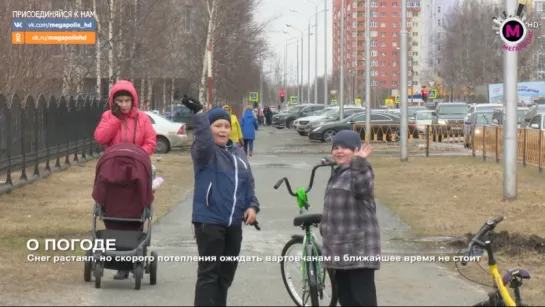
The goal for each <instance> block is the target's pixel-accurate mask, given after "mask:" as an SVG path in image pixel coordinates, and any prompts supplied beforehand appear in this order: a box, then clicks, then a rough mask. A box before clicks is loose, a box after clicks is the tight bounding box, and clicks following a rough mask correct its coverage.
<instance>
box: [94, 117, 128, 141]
mask: <svg viewBox="0 0 545 307" xmlns="http://www.w3.org/2000/svg"><path fill="white" fill-rule="evenodd" d="M121 123H122V121H121V120H120V119H119V118H117V117H115V116H114V115H113V114H112V111H110V110H108V111H106V112H104V113H102V117H101V118H100V122H99V123H98V126H97V128H96V129H95V135H94V136H95V141H96V142H97V143H99V144H100V145H109V144H110V142H111V141H112V139H113V138H114V137H115V135H116V133H117V132H118V131H119V128H120V127H121Z"/></svg>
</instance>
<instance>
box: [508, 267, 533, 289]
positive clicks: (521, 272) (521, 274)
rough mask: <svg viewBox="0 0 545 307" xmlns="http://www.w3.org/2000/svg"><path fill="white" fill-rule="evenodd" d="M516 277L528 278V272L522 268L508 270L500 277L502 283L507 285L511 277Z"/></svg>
mask: <svg viewBox="0 0 545 307" xmlns="http://www.w3.org/2000/svg"><path fill="white" fill-rule="evenodd" d="M516 277H519V278H521V279H530V272H528V271H526V270H523V269H514V270H509V272H507V273H505V275H503V278H502V280H503V284H504V285H507V284H508V283H509V281H510V280H511V279H513V278H516Z"/></svg>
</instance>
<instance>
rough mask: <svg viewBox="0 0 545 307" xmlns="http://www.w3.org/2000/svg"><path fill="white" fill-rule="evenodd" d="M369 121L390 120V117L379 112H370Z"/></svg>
mask: <svg viewBox="0 0 545 307" xmlns="http://www.w3.org/2000/svg"><path fill="white" fill-rule="evenodd" d="M371 121H372V122H391V121H392V119H391V118H390V117H388V116H384V115H381V114H372V113H371Z"/></svg>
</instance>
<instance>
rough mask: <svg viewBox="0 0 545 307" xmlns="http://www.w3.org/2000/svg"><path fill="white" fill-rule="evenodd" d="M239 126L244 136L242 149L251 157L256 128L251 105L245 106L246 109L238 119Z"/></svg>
mask: <svg viewBox="0 0 545 307" xmlns="http://www.w3.org/2000/svg"><path fill="white" fill-rule="evenodd" d="M240 126H241V127H242V135H243V136H244V151H245V152H246V154H247V155H248V156H250V157H251V156H252V154H253V151H254V140H255V136H256V133H255V132H256V130H257V129H258V124H257V119H256V118H255V116H254V113H253V112H252V107H251V106H248V107H246V111H244V114H243V115H242V119H241V120H240Z"/></svg>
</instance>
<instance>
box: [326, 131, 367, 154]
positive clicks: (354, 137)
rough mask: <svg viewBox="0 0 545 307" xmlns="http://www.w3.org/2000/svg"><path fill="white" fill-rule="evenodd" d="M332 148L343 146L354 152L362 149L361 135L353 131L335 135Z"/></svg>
mask: <svg viewBox="0 0 545 307" xmlns="http://www.w3.org/2000/svg"><path fill="white" fill-rule="evenodd" d="M331 143H332V147H331V148H333V147H335V146H342V147H346V148H350V149H352V150H356V148H357V149H358V150H359V149H360V148H361V139H360V135H359V133H357V132H355V131H352V130H343V131H340V132H338V133H337V134H335V136H334V137H333V141H332V142H331Z"/></svg>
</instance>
